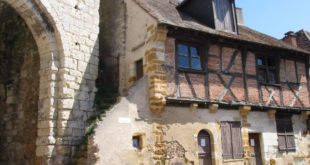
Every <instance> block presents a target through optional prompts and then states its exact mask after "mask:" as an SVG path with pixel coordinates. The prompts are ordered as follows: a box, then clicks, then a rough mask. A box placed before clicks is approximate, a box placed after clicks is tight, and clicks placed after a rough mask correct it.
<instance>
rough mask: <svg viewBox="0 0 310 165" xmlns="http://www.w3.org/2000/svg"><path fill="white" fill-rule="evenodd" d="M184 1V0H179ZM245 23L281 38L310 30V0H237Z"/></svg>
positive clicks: (237, 5)
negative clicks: (288, 34) (292, 33)
mask: <svg viewBox="0 0 310 165" xmlns="http://www.w3.org/2000/svg"><path fill="white" fill-rule="evenodd" d="M179 1H182V0H179ZM235 2H236V7H241V8H242V9H243V18H244V24H245V25H246V26H248V27H250V28H252V29H254V30H257V31H259V32H262V33H265V34H267V35H270V36H273V37H275V38H278V39H281V38H283V37H284V34H285V33H286V32H288V31H294V32H296V31H299V30H301V29H305V30H307V31H309V32H310V0H235Z"/></svg>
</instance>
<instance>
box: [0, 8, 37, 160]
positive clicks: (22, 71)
mask: <svg viewBox="0 0 310 165" xmlns="http://www.w3.org/2000/svg"><path fill="white" fill-rule="evenodd" d="M0 15H1V18H0V20H1V21H0V27H1V30H0V45H1V46H0V91H1V94H0V109H1V111H0V132H1V135H0V148H1V149H0V155H1V157H0V164H2V163H4V164H35V162H36V139H37V120H38V100H39V88H38V87H39V80H40V77H39V68H40V60H39V53H38V48H37V46H36V43H35V40H34V39H33V37H32V34H31V32H30V30H29V29H28V27H27V25H26V23H25V22H24V21H23V19H22V18H21V17H20V16H19V15H18V14H17V13H16V12H15V10H14V9H13V8H11V7H10V6H9V5H7V4H5V3H0Z"/></svg>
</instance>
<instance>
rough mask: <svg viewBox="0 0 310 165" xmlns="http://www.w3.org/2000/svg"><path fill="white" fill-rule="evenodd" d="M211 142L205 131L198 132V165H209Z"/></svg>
mask: <svg viewBox="0 0 310 165" xmlns="http://www.w3.org/2000/svg"><path fill="white" fill-rule="evenodd" d="M211 152H212V150H211V140H210V135H209V133H208V132H207V131H204V130H202V131H200V132H199V134H198V155H199V165H211V164H212V158H211Z"/></svg>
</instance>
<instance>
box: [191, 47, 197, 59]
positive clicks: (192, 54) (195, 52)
mask: <svg viewBox="0 0 310 165" xmlns="http://www.w3.org/2000/svg"><path fill="white" fill-rule="evenodd" d="M191 56H193V57H199V54H198V49H197V48H196V47H191Z"/></svg>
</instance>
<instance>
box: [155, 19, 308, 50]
mask: <svg viewBox="0 0 310 165" xmlns="http://www.w3.org/2000/svg"><path fill="white" fill-rule="evenodd" d="M159 25H166V26H168V27H169V26H170V27H177V28H180V29H186V30H190V31H197V32H199V33H205V34H209V35H213V36H219V37H222V38H224V39H228V40H236V41H240V42H246V43H250V44H256V45H261V46H267V47H270V48H276V49H282V50H286V51H293V52H296V53H301V54H304V55H306V56H310V52H308V51H302V50H294V49H289V48H284V47H280V46H273V45H268V44H264V43H260V42H252V41H247V40H243V39H239V38H237V37H236V38H232V37H227V36H223V35H220V34H216V33H208V32H204V31H199V30H195V29H190V28H185V27H181V26H176V25H172V24H169V23H166V22H161V21H160V22H159Z"/></svg>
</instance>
